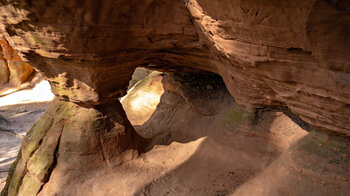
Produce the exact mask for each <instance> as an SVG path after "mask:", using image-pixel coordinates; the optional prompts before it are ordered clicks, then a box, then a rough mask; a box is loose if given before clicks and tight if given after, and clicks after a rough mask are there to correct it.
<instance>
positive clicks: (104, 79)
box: [0, 0, 350, 194]
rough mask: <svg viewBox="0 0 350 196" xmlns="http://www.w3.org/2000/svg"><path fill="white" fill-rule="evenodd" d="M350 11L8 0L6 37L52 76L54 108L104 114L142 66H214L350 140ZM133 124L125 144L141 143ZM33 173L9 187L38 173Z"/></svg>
mask: <svg viewBox="0 0 350 196" xmlns="http://www.w3.org/2000/svg"><path fill="white" fill-rule="evenodd" d="M349 13H350V3H349V2H348V1H346V0H338V1H335V0H330V1H326V0H297V1H289V0H282V1H270V0H259V1H257V0H249V1H246V0H245V1H243V0H230V1H228V0H222V1H212V0H186V1H181V0H174V1H168V0H145V1H128V0H117V1H112V0H101V1H94V0H84V1H70V0H57V1H49V0H40V1H29V0H28V1H27V0H24V1H23V0H21V1H19V0H11V1H0V34H1V35H4V36H5V37H6V39H7V40H8V41H9V43H10V45H11V46H13V47H14V48H15V49H16V50H18V51H19V52H20V54H19V55H20V56H21V57H22V59H24V60H26V61H28V62H29V63H30V64H32V65H34V66H35V67H36V68H37V69H38V70H40V71H41V72H43V74H44V75H45V76H46V77H47V78H48V80H49V81H50V83H51V86H52V91H53V93H54V94H55V95H56V97H57V99H58V100H59V101H58V100H57V101H55V102H54V103H53V106H52V107H56V106H57V105H66V104H67V106H68V105H69V107H73V105H71V104H75V105H74V107H79V111H80V110H85V109H91V110H92V111H95V112H96V115H97V113H98V112H97V111H99V107H104V106H107V105H108V104H111V105H119V103H118V101H117V103H116V102H115V101H116V98H118V97H120V96H122V95H124V94H125V93H126V88H127V86H128V82H129V80H130V78H131V75H132V73H133V71H134V70H135V68H136V67H140V66H141V67H147V68H151V69H156V70H161V71H198V70H206V71H210V72H215V73H217V74H219V75H221V76H222V78H223V80H224V82H225V85H226V86H227V88H228V90H229V91H230V93H231V95H232V96H233V97H234V98H235V99H236V101H237V102H238V103H240V104H243V105H246V106H248V107H249V108H251V109H256V108H264V107H277V108H289V109H290V110H291V111H292V112H293V113H294V114H296V115H297V116H299V117H300V118H301V119H303V120H304V121H306V122H307V123H309V124H311V125H312V126H313V127H314V128H315V129H316V130H325V131H326V132H327V133H337V134H342V135H345V136H350V57H349V55H347V52H348V50H349V49H350V34H349V32H350V16H349ZM0 68H1V67H0ZM5 72H6V71H5ZM5 72H4V73H5ZM72 102H73V103H72ZM55 105H56V106H55ZM60 107H61V106H60ZM48 113H49V114H51V115H53V116H55V115H56V114H57V115H62V116H63V117H64V116H66V117H64V118H68V117H69V114H67V113H62V114H59V110H56V111H50V112H48ZM94 114H95V113H94ZM108 114H115V115H117V116H119V118H118V120H115V122H116V124H123V123H120V122H121V121H122V122H128V121H127V119H126V117H125V115H124V114H123V110H122V109H117V110H115V111H114V110H113V111H109V110H104V111H103V112H101V114H99V115H102V116H104V115H108ZM52 118H55V119H56V117H52ZM57 118H60V117H57ZM74 123H82V121H77V122H74ZM74 123H73V124H74ZM84 123H85V121H84ZM116 124H115V125H116ZM62 126H63V125H62ZM118 126H119V125H118ZM100 128H101V130H104V129H105V127H104V126H102V125H101V127H100ZM109 128H111V127H109ZM57 129H59V128H57ZM62 129H63V128H62ZM45 130H47V129H45ZM84 130H85V129H84ZM84 130H82V132H83V131H84ZM86 130H89V131H91V129H89V128H86ZM124 130H126V129H124ZM127 130H128V131H121V133H120V134H121V135H126V138H127V139H125V140H123V139H120V140H118V139H117V141H118V142H121V143H122V144H121V145H122V146H125V145H124V144H125V143H123V142H127V143H128V144H127V145H126V146H138V144H140V143H142V142H140V141H141V139H135V140H133V139H130V137H129V135H135V133H134V132H133V131H134V130H133V129H132V128H131V129H127ZM61 131H62V130H61ZM93 131H97V130H93ZM63 132H64V130H63ZM57 134H58V135H59V134H61V133H57ZM28 137H30V136H28ZM52 137H53V136H52ZM106 137H107V136H106ZM131 138H132V137H131ZM137 138H138V137H137ZM52 139H54V137H53V138H52ZM56 139H57V138H56ZM80 139H82V138H80ZM75 142H76V143H77V145H78V146H79V145H82V146H84V145H85V143H79V141H75ZM56 143H57V142H56ZM24 145H25V144H24ZM43 145H45V144H43ZM24 148H25V147H24ZM60 148H61V147H60ZM82 148H83V147H82ZM37 149H38V150H37V152H38V153H40V147H38V148H37ZM117 151H118V150H117ZM67 152H69V150H67V151H62V153H63V154H61V155H60V156H66V155H65V153H67ZM119 152H120V151H119ZM67 156H68V155H67ZM27 161H28V160H27ZM38 165H40V164H38ZM22 166H23V165H22ZM22 166H21V165H19V166H18V167H17V168H19V170H20V169H21V167H22ZM14 167H16V165H14ZM23 167H27V163H25V164H24V166H23ZM27 170H28V171H30V172H31V169H30V168H27V169H22V171H19V173H20V174H18V175H19V176H20V177H19V178H17V179H16V178H14V181H15V182H14V183H12V185H9V186H10V188H11V186H16V183H17V181H19V183H20V182H21V181H22V180H23V181H24V180H28V179H29V177H25V176H24V175H25V173H26V171H27ZM33 171H34V170H33ZM21 172H22V173H21ZM15 173H16V172H15ZM49 173H50V172H49ZM53 173H54V172H53ZM10 180H11V179H10ZM45 180H47V179H44V178H41V183H45ZM28 183H30V181H28ZM10 184H11V183H10ZM22 186H26V184H22ZM40 187H41V185H40ZM40 187H39V189H38V190H36V191H39V190H40ZM9 190H11V189H9ZM18 191H21V189H20V188H19V187H15V189H13V193H14V194H16V193H17V192H18ZM34 192H35V191H34Z"/></svg>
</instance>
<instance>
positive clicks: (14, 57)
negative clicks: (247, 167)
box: [0, 38, 34, 88]
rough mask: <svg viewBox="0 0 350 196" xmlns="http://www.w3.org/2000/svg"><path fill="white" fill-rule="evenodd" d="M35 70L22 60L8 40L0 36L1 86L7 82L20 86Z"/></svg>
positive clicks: (13, 85) (10, 84)
mask: <svg viewBox="0 0 350 196" xmlns="http://www.w3.org/2000/svg"><path fill="white" fill-rule="evenodd" d="M33 71H34V69H33V67H32V66H30V65H29V64H28V63H26V62H23V61H22V60H21V58H20V57H19V56H18V54H17V52H16V51H15V50H14V49H13V48H12V47H11V46H10V45H9V44H8V42H7V40H6V39H5V38H0V88H1V87H3V86H4V85H5V84H9V86H12V87H18V86H19V85H20V84H22V83H23V82H25V81H26V80H27V79H28V77H29V76H30V75H31V74H32V73H33Z"/></svg>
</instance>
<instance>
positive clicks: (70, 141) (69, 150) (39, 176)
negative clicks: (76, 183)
mask: <svg viewBox="0 0 350 196" xmlns="http://www.w3.org/2000/svg"><path fill="white" fill-rule="evenodd" d="M142 142H143V140H141V138H140V137H139V136H138V135H137V134H136V133H135V132H134V129H133V127H132V126H131V124H130V123H129V121H128V120H127V118H126V116H125V113H124V112H123V109H122V107H121V104H120V103H119V101H115V102H114V103H108V104H106V105H99V106H97V107H96V108H84V107H81V106H79V105H77V104H74V103H70V102H64V101H59V100H54V101H53V102H52V103H51V104H50V106H49V107H48V109H47V111H46V112H45V114H44V115H43V116H42V117H41V118H40V119H39V120H38V121H37V122H36V123H35V124H34V125H33V127H32V128H31V129H30V130H29V131H28V133H27V135H26V137H25V138H24V139H23V142H22V146H21V150H20V152H19V155H18V156H17V160H16V161H15V163H14V164H13V165H12V167H11V169H10V170H9V174H8V176H9V177H8V178H7V184H6V186H5V188H4V190H3V191H2V193H1V195H23V196H29V195H37V194H38V193H39V192H41V193H42V194H43V195H55V193H58V192H59V191H60V190H61V189H62V187H61V185H62V186H64V184H67V183H69V181H70V179H73V178H86V177H87V176H88V175H89V171H92V170H98V169H97V168H106V167H107V168H108V167H113V166H115V165H118V164H120V163H122V162H123V161H125V160H129V159H132V158H134V157H136V156H138V153H139V152H140V150H141V147H142V146H141V144H142ZM87 163H88V164H87ZM53 169H54V170H53ZM51 178H52V179H55V180H54V181H50V179H51ZM58 179H59V180H58ZM45 183H47V184H50V186H49V187H50V189H49V190H47V189H42V188H43V185H44V184H45Z"/></svg>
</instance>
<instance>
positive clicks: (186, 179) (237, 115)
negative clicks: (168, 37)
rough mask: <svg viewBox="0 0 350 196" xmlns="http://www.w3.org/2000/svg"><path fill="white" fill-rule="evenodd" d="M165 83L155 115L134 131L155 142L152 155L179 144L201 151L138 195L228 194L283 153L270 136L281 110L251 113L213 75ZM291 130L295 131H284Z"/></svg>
mask: <svg viewBox="0 0 350 196" xmlns="http://www.w3.org/2000/svg"><path fill="white" fill-rule="evenodd" d="M162 83H163V85H164V88H165V93H164V94H163V95H162V97H161V100H160V103H159V105H158V106H157V109H156V111H155V112H154V113H153V114H152V116H151V117H150V119H149V120H148V121H147V122H145V123H144V124H143V125H140V126H135V129H136V130H137V131H138V132H139V133H140V135H143V136H144V137H147V138H149V139H150V140H152V143H151V145H150V146H149V147H148V151H150V150H151V149H153V148H155V147H156V146H159V145H161V146H163V145H166V146H168V147H170V146H172V145H173V143H174V142H175V143H181V144H184V145H191V144H193V143H197V144H198V146H197V147H196V148H197V149H196V151H195V153H194V154H193V155H191V156H190V157H189V158H188V159H187V160H185V161H184V162H183V163H182V164H180V165H179V166H177V167H176V168H175V169H173V170H171V171H169V172H166V173H165V174H163V175H161V176H160V177H159V178H156V179H155V180H153V181H152V182H151V183H148V184H146V185H145V186H144V187H141V188H140V189H139V190H138V191H137V192H136V194H135V195H142V196H151V195H217V196H223V195H228V194H230V193H233V192H234V191H235V190H236V189H237V188H238V187H239V186H241V185H242V184H244V183H245V182H247V181H249V180H250V179H251V178H252V177H254V176H256V175H258V174H259V173H260V172H262V171H263V170H264V169H265V168H266V167H268V166H269V164H271V163H272V162H273V161H274V160H275V159H277V157H279V156H280V155H281V153H282V152H283V151H284V149H281V147H280V146H278V144H276V142H275V140H276V138H274V139H272V138H271V135H272V134H271V133H270V131H271V127H272V126H273V125H272V124H273V122H274V120H275V119H277V118H280V117H281V115H282V116H283V114H282V113H281V112H280V114H278V115H277V114H276V112H277V111H280V110H272V109H270V110H268V109H266V110H260V111H259V115H255V114H254V113H249V112H246V111H245V109H244V107H242V106H239V105H238V104H236V103H235V101H234V99H233V98H232V97H231V95H230V94H229V92H228V91H227V90H226V88H225V86H224V85H223V82H222V80H221V78H220V77H219V76H216V75H211V74H210V73H205V74H204V73H202V72H200V73H182V74H171V75H170V76H169V75H168V76H167V74H165V75H164V76H163V80H162ZM262 116H264V118H262ZM283 118H284V119H288V117H286V116H284V117H283ZM291 124H294V123H293V122H292V121H290V124H288V125H286V126H290V125H291ZM293 126H294V125H293ZM295 126H296V125H295ZM296 127H297V126H296ZM287 128H288V130H289V129H291V127H282V129H287ZM292 128H294V127H292ZM274 129H275V128H274ZM289 131H290V132H293V130H289ZM281 132H282V131H281ZM274 134H275V133H274ZM281 137H287V136H281ZM277 139H278V138H277ZM279 139H284V138H279ZM143 156H146V157H147V154H146V155H143Z"/></svg>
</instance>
